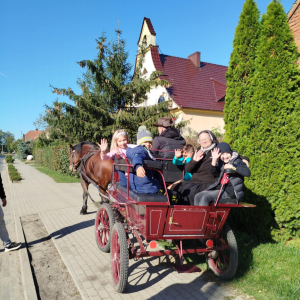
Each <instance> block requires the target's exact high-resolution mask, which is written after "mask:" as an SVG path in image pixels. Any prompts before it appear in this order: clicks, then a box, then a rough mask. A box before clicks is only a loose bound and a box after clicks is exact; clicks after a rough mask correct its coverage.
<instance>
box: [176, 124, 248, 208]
mask: <svg viewBox="0 0 300 300" xmlns="http://www.w3.org/2000/svg"><path fill="white" fill-rule="evenodd" d="M198 143H199V144H200V147H199V148H198V149H197V151H196V152H195V154H194V157H193V159H192V160H191V161H190V162H189V163H187V164H186V165H185V171H186V172H188V173H192V174H193V175H192V178H191V181H182V183H180V184H178V185H177V186H176V188H175V189H174V190H175V191H177V192H178V193H179V195H180V204H182V205H194V198H195V195H196V194H198V193H200V192H202V191H204V190H205V189H206V188H207V187H209V186H210V185H211V184H213V183H214V182H215V181H216V178H215V177H214V175H213V174H212V173H211V172H210V167H211V162H212V150H213V149H214V148H215V147H216V146H217V145H218V140H217V138H216V136H215V135H214V134H213V133H212V132H211V131H209V130H202V131H200V132H199V134H198ZM241 158H242V159H243V161H244V162H246V161H245V159H247V158H246V157H241ZM246 163H248V162H246Z"/></svg>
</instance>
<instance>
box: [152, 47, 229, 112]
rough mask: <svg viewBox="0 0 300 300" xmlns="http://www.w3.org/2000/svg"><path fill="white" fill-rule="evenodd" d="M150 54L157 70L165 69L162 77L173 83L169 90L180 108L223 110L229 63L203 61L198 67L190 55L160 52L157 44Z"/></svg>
mask: <svg viewBox="0 0 300 300" xmlns="http://www.w3.org/2000/svg"><path fill="white" fill-rule="evenodd" d="M151 55H152V59H153V63H154V66H155V68H156V70H159V71H162V72H163V75H162V76H161V79H166V80H168V81H169V82H170V83H171V84H172V85H171V87H169V88H167V91H168V93H169V95H170V96H171V97H172V99H173V100H174V101H175V103H176V104H177V105H178V106H179V107H182V108H196V109H204V110H215V111H223V109H224V101H220V100H223V98H224V96H225V94H226V79H225V74H226V72H227V69H228V68H227V67H226V66H220V65H215V64H211V63H206V62H201V65H200V68H199V69H198V68H197V67H196V66H195V65H194V64H193V63H192V61H191V60H189V59H187V58H180V57H175V56H169V55H164V54H159V53H158V48H157V46H155V47H151ZM158 57H159V59H158Z"/></svg>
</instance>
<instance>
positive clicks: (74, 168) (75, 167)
mask: <svg viewBox="0 0 300 300" xmlns="http://www.w3.org/2000/svg"><path fill="white" fill-rule="evenodd" d="M74 154H75V156H76V158H78V156H77V154H76V151H75V150H73V151H72V156H71V159H72V172H73V171H74V170H75V171H76V170H77V168H78V165H79V164H80V163H81V159H79V161H78V162H77V163H76V164H74V162H73V158H74Z"/></svg>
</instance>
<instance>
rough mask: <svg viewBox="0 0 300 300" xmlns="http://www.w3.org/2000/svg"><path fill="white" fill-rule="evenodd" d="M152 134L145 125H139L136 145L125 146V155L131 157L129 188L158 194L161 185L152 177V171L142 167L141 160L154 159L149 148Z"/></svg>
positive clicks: (144, 192) (139, 191)
mask: <svg viewBox="0 0 300 300" xmlns="http://www.w3.org/2000/svg"><path fill="white" fill-rule="evenodd" d="M152 141H153V138H152V135H151V133H150V131H149V130H147V128H146V126H140V127H139V129H138V133H137V147H135V148H127V150H126V156H127V158H129V159H132V166H133V172H132V173H130V174H129V184H130V188H131V189H132V190H133V191H134V192H137V193H143V194H160V193H161V185H160V184H159V181H158V179H157V178H155V177H154V171H153V170H149V169H144V167H143V160H155V158H154V157H153V155H152V152H151V151H150V149H151V148H152Z"/></svg>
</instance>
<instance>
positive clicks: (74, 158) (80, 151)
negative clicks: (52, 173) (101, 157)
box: [69, 142, 98, 173]
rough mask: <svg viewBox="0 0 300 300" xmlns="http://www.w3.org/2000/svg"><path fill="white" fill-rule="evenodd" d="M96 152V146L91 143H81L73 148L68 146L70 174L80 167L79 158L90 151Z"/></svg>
mask: <svg viewBox="0 0 300 300" xmlns="http://www.w3.org/2000/svg"><path fill="white" fill-rule="evenodd" d="M95 150H98V148H97V146H96V145H95V144H93V143H91V142H81V143H79V144H76V145H74V146H72V145H70V151H69V162H70V164H69V169H70V171H71V172H74V173H75V172H76V171H77V169H78V167H79V166H80V162H81V158H83V157H84V156H85V155H86V154H88V153H90V152H91V151H95Z"/></svg>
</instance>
